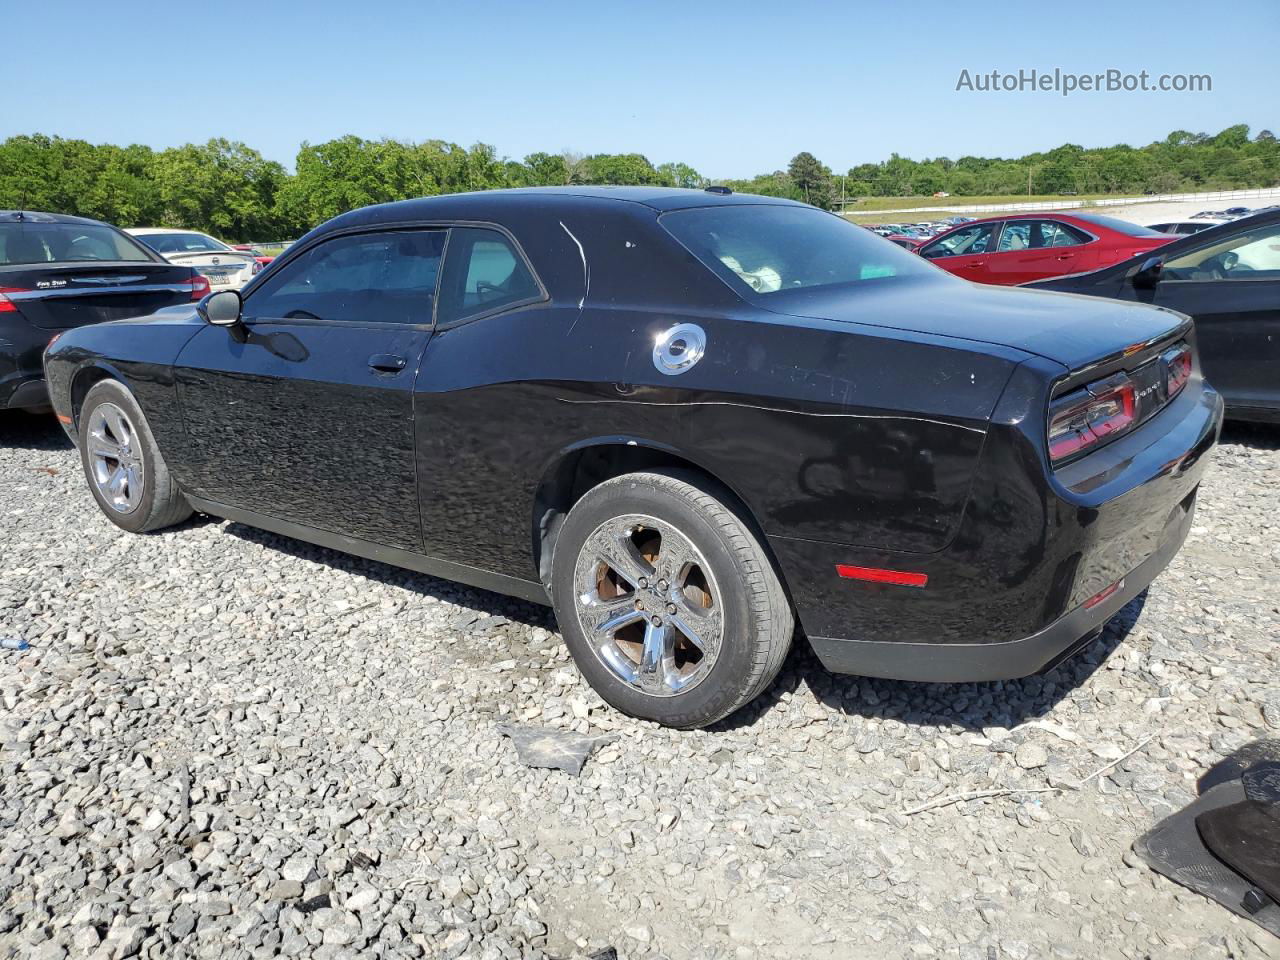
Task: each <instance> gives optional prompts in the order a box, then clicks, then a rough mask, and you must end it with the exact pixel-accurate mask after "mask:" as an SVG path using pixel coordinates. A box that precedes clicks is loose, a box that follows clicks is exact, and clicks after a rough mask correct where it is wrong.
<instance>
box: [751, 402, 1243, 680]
mask: <svg viewBox="0 0 1280 960" xmlns="http://www.w3.org/2000/svg"><path fill="white" fill-rule="evenodd" d="M1222 410H1223V405H1222V398H1221V397H1220V396H1219V395H1218V393H1217V392H1216V391H1214V390H1213V389H1212V388H1211V387H1209V386H1208V385H1207V384H1204V383H1203V381H1199V380H1197V381H1196V382H1195V383H1194V384H1191V385H1189V386H1188V388H1187V389H1186V390H1184V392H1183V394H1182V395H1181V396H1180V397H1179V398H1178V399H1176V400H1175V401H1173V402H1172V403H1171V404H1169V406H1168V407H1166V408H1165V409H1164V410H1162V411H1161V412H1160V413H1159V414H1157V415H1156V416H1155V417H1153V418H1152V419H1151V420H1150V421H1148V423H1146V424H1144V425H1143V428H1142V429H1141V430H1138V431H1135V432H1134V433H1133V434H1132V435H1130V436H1126V437H1122V438H1119V439H1117V440H1116V441H1114V442H1113V443H1111V444H1109V445H1107V446H1106V447H1105V448H1103V450H1100V451H1099V452H1098V453H1097V454H1094V455H1092V456H1091V457H1089V458H1085V459H1084V460H1081V461H1079V462H1077V463H1076V464H1072V465H1071V466H1070V467H1067V468H1064V469H1062V470H1059V471H1057V472H1056V473H1055V472H1051V471H1049V470H1048V467H1047V464H1045V463H1044V462H1043V455H1042V453H1041V452H1040V451H1041V448H1042V447H1043V438H1042V437H1039V438H1037V437H1035V436H1034V435H1029V434H1028V433H1027V432H1026V431H1025V429H1024V425H1025V423H1026V418H1025V417H1024V418H1022V420H1021V424H1022V425H1009V426H1005V425H1002V424H1000V423H996V424H994V425H993V427H992V430H991V432H990V434H989V436H988V445H987V449H986V450H985V451H984V455H983V458H982V463H981V466H980V468H979V473H978V475H977V476H975V479H974V485H973V492H972V494H971V497H970V501H969V504H968V506H967V507H966V513H965V518H964V520H963V522H962V524H961V528H960V531H959V532H958V534H957V536H956V537H955V539H954V540H953V541H952V543H951V544H950V545H949V546H948V547H947V548H946V549H944V550H942V551H939V552H937V553H930V554H919V553H916V554H912V553H904V552H898V553H892V552H888V551H884V550H877V551H871V550H866V549H864V548H858V547H856V546H841V545H839V544H834V543H823V542H817V541H811V540H791V539H786V538H778V537H771V538H770V545H771V546H772V547H773V549H774V552H775V554H776V555H777V557H778V561H779V563H780V565H781V566H782V568H783V571H784V573H785V574H786V577H787V583H788V586H789V588H790V590H791V593H792V597H793V599H794V601H795V605H796V610H797V612H798V614H799V618H800V622H801V625H802V626H803V628H804V631H805V632H806V633H807V634H808V636H809V639H810V642H811V643H812V645H813V648H814V651H815V652H816V653H817V655H818V657H819V658H820V659H821V660H822V661H823V663H824V664H825V665H826V666H827V667H828V668H829V669H831V670H833V671H836V672H840V673H854V674H862V675H867V676H878V677H888V678H894V679H901V680H925V681H944V682H968V681H983V680H1001V679H1013V678H1016V677H1022V676H1027V675H1030V674H1033V673H1036V672H1039V671H1041V670H1044V669H1045V668H1047V667H1050V666H1053V665H1054V664H1055V663H1057V662H1059V661H1061V660H1062V659H1063V658H1064V657H1066V656H1069V655H1071V654H1072V653H1074V652H1076V651H1077V650H1078V649H1080V647H1081V646H1082V645H1083V642H1084V638H1089V637H1090V636H1091V635H1092V634H1095V633H1096V632H1097V631H1098V629H1099V628H1100V627H1101V626H1102V625H1103V624H1105V623H1106V621H1107V620H1108V619H1110V618H1111V617H1112V616H1114V615H1115V613H1116V612H1117V611H1118V610H1119V609H1120V608H1121V607H1122V606H1124V604H1126V603H1128V602H1129V601H1130V600H1131V599H1133V598H1134V597H1135V596H1137V595H1138V594H1139V593H1141V592H1142V591H1143V590H1144V589H1145V588H1146V587H1147V585H1148V584H1150V583H1151V581H1152V580H1154V579H1155V578H1156V576H1157V575H1159V573H1160V572H1161V571H1162V570H1163V569H1164V568H1165V567H1166V566H1167V565H1168V564H1169V562H1170V561H1171V560H1172V559H1173V557H1174V555H1175V554H1176V553H1177V551H1178V549H1179V548H1180V547H1181V545H1182V543H1183V541H1184V540H1185V538H1186V536H1187V531H1188V530H1189V529H1190V525H1191V517H1192V514H1193V512H1194V506H1195V498H1196V493H1197V490H1198V487H1199V483H1200V479H1201V477H1202V476H1203V473H1204V469H1205V467H1206V465H1207V462H1208V461H1207V458H1206V455H1207V454H1208V453H1209V451H1210V450H1211V449H1212V447H1213V445H1214V443H1216V441H1217V437H1218V433H1219V431H1220V429H1221V425H1222ZM1016 419H1017V418H1015V420H1016ZM838 564H849V565H854V566H864V567H874V568H881V569H888V570H896V571H903V572H911V573H916V574H924V575H926V576H927V577H928V581H927V583H926V584H925V586H924V587H910V586H896V585H891V584H884V583H871V582H865V581H861V580H848V579H841V578H840V577H838V576H837V574H836V571H835V567H836V565H838ZM1115 584H1121V585H1120V586H1118V587H1117V588H1116V590H1115V592H1114V593H1111V594H1110V595H1108V596H1107V597H1106V599H1105V600H1102V601H1101V602H1098V603H1095V604H1094V605H1093V606H1091V607H1088V608H1086V607H1085V603H1086V602H1088V601H1091V600H1092V598H1094V597H1095V596H1097V595H1098V594H1100V593H1102V592H1103V591H1105V590H1107V589H1109V588H1110V587H1112V585H1115Z"/></svg>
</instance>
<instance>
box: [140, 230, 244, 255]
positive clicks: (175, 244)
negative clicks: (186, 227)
mask: <svg viewBox="0 0 1280 960" xmlns="http://www.w3.org/2000/svg"><path fill="white" fill-rule="evenodd" d="M138 239H139V240H141V241H142V242H143V243H145V244H146V245H147V246H148V247H150V248H151V249H152V250H154V251H156V253H229V252H231V248H230V247H228V246H227V245H226V244H225V243H223V242H222V241H221V240H215V239H213V237H207V236H205V235H204V234H203V233H144V234H142V235H141V236H140V237H138Z"/></svg>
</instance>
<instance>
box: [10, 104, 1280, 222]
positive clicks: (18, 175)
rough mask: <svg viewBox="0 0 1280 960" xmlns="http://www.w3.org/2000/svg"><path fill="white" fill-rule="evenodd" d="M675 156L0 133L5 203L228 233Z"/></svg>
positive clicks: (1015, 177)
mask: <svg viewBox="0 0 1280 960" xmlns="http://www.w3.org/2000/svg"><path fill="white" fill-rule="evenodd" d="M709 182H711V181H708V180H707V179H706V178H705V177H703V176H702V175H701V174H700V173H699V172H698V171H697V170H695V169H694V168H693V167H691V166H689V165H688V164H685V163H663V164H659V165H656V166H655V165H654V164H653V163H651V162H650V161H649V160H648V158H646V157H644V156H643V155H641V154H638V153H625V154H605V153H599V154H591V155H582V154H576V153H571V152H560V153H532V154H529V155H528V156H527V157H525V158H524V159H523V160H512V159H508V158H506V157H502V156H500V155H499V154H498V153H497V151H496V150H495V149H494V148H493V147H492V146H490V145H488V144H483V143H478V144H475V145H473V146H471V147H462V146H459V145H458V144H456V143H449V142H446V141H444V140H427V141H422V142H403V141H399V140H390V139H383V140H364V139H361V138H359V137H354V136H346V137H341V138H339V139H336V140H329V141H327V142H325V143H318V144H310V143H304V144H303V145H302V147H301V149H300V150H299V151H298V154H297V157H296V159H295V162H294V170H293V172H290V171H288V170H286V169H285V168H284V166H282V165H281V164H279V163H276V162H275V161H271V160H267V159H265V158H264V157H263V156H262V154H260V153H259V152H258V151H257V150H254V149H253V148H251V147H249V146H247V145H246V144H244V143H240V142H237V141H233V140H225V139H215V140H210V141H209V142H208V143H205V144H186V145H185V146H181V147H171V148H168V149H164V150H153V149H151V148H150V147H147V146H141V145H138V144H133V145H130V146H124V147H122V146H116V145H113V144H91V143H88V142H86V141H84V140H73V139H64V138H62V137H54V136H45V135H42V134H34V135H23V136H14V137H10V138H8V139H7V140H5V141H3V142H0V209H13V208H18V207H24V208H26V209H31V210H46V211H52V212H57V213H71V214H77V215H80V216H87V217H94V218H96V219H99V220H106V221H108V222H110V223H116V224H120V225H122V226H172V227H190V228H194V229H199V230H205V231H207V232H209V233H212V234H214V235H215V236H219V237H222V238H223V239H226V240H230V241H245V240H268V239H280V238H285V237H292V236H297V235H299V234H301V233H303V232H305V231H306V230H308V229H310V228H311V227H313V226H315V225H316V224H318V223H321V222H323V221H324V220H327V219H329V218H330V217H333V216H336V215H337V214H339V213H343V212H344V211H347V210H351V209H354V208H356V207H360V206H365V205H367V204H370V203H382V202H386V201H391V200H401V199H405V198H407V197H421V196H433V195H436V194H444V193H456V192H459V191H463V190H488V189H493V188H498V187H523V186H558V185H565V184H633V185H651V186H667V187H701V186H706V185H707V184H708V183H709ZM720 182H722V183H724V184H725V185H727V186H730V187H732V188H733V189H735V190H739V191H743V192H751V193H763V194H767V195H770V196H779V197H789V198H792V199H796V200H803V201H805V202H808V203H812V204H814V205H816V206H820V207H828V208H829V207H831V206H833V205H834V204H835V203H836V201H837V200H839V199H840V198H841V196H842V195H843V196H846V197H849V198H855V197H862V196H927V195H930V194H933V193H936V192H938V191H946V192H948V193H951V194H954V195H956V196H976V195H993V194H995V195H1000V194H1013V193H1024V192H1028V190H1030V191H1031V192H1034V193H1037V194H1056V193H1066V192H1075V193H1129V192H1151V191H1154V192H1162V193H1163V192H1170V191H1180V190H1199V189H1229V188H1244V187H1259V186H1271V185H1273V184H1276V183H1278V182H1280V145H1278V144H1277V142H1276V138H1275V137H1274V136H1273V135H1272V134H1271V133H1270V132H1269V131H1266V130H1264V131H1262V132H1261V133H1259V134H1258V135H1257V136H1255V137H1252V138H1251V137H1250V135H1249V128H1248V127H1247V126H1245V125H1243V124H1239V125H1236V126H1232V127H1228V128H1227V129H1226V130H1223V131H1222V132H1221V133H1218V134H1216V135H1213V136H1210V135H1209V134H1204V133H1189V132H1187V131H1184V130H1179V131H1175V132H1173V133H1171V134H1170V135H1169V136H1168V137H1166V138H1165V139H1164V140H1160V141H1157V142H1156V143H1151V144H1148V145H1146V146H1144V147H1137V148H1135V147H1129V146H1127V145H1123V144H1121V145H1118V146H1114V147H1099V148H1092V149H1085V148H1083V147H1080V146H1077V145H1075V144H1064V145H1063V146H1061V147H1057V148H1055V149H1053V150H1050V151H1047V152H1044V153H1031V154H1027V155H1026V156H1023V157H1019V158H1016V159H1005V158H999V157H973V156H965V157H961V158H959V159H958V160H954V161H953V160H951V159H949V158H946V157H939V158H934V159H925V160H920V161H917V160H911V159H909V158H907V157H901V156H899V155H897V154H893V155H892V156H890V158H889V159H888V160H885V161H883V162H881V163H869V164H860V165H859V166H856V167H853V168H851V169H849V170H848V171H847V172H846V173H844V174H836V173H833V172H832V170H831V168H830V167H828V166H827V165H825V164H823V163H822V162H821V161H820V160H818V159H817V158H816V157H815V156H813V154H811V153H808V152H802V153H799V154H797V155H796V156H795V158H794V159H792V161H791V163H790V164H789V165H788V167H787V169H786V170H778V171H775V172H773V173H766V174H761V175H759V176H757V177H754V178H752V179H750V180H725V181H720Z"/></svg>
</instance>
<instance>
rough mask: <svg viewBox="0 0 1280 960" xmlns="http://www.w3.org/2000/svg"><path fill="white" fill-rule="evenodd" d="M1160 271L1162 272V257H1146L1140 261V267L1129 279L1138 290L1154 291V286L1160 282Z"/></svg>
mask: <svg viewBox="0 0 1280 960" xmlns="http://www.w3.org/2000/svg"><path fill="white" fill-rule="evenodd" d="M1162 270H1164V258H1163V257H1148V258H1147V259H1146V260H1143V261H1142V266H1140V267H1138V269H1137V270H1136V271H1134V273H1133V276H1131V277H1130V278H1129V279H1130V280H1132V281H1133V285H1134V286H1135V287H1137V288H1138V289H1139V290H1154V289H1155V286H1156V284H1157V283H1159V282H1160V272H1161V271H1162Z"/></svg>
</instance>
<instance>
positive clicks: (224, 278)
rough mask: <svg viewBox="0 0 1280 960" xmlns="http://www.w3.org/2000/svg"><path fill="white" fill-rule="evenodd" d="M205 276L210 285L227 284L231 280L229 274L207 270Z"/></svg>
mask: <svg viewBox="0 0 1280 960" xmlns="http://www.w3.org/2000/svg"><path fill="white" fill-rule="evenodd" d="M204 275H205V279H207V280H208V281H209V282H210V283H227V282H228V281H230V280H231V274H229V273H214V272H213V271H212V270H206V271H205V274H204Z"/></svg>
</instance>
